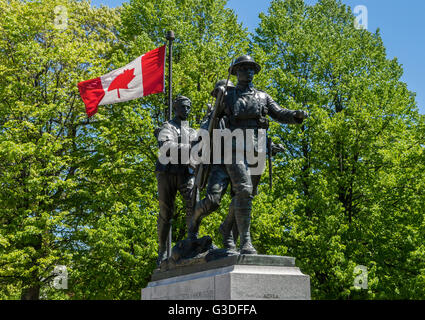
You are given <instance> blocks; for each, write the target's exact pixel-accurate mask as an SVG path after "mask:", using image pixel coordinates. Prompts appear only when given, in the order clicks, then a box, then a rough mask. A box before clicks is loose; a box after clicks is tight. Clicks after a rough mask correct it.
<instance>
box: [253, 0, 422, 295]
mask: <svg viewBox="0 0 425 320" xmlns="http://www.w3.org/2000/svg"><path fill="white" fill-rule="evenodd" d="M353 21H354V16H353V15H352V13H351V12H350V9H349V8H348V7H346V6H344V5H341V4H340V3H339V2H337V1H334V0H323V1H319V2H318V4H317V5H315V6H307V5H305V4H304V2H303V1H301V0H290V1H273V2H272V3H271V6H270V8H269V11H268V14H267V15H265V14H263V15H262V16H261V23H260V26H259V27H258V29H257V34H256V36H255V37H254V52H255V56H256V57H258V59H259V60H262V63H263V65H264V70H263V71H264V72H263V76H264V77H268V78H270V79H271V80H270V81H269V82H268V83H267V82H266V81H264V80H263V83H265V84H266V86H267V90H268V91H270V92H272V93H273V95H274V96H275V97H276V99H277V101H278V102H279V103H280V105H283V106H285V105H286V106H290V108H291V109H304V110H308V112H309V113H310V115H311V117H310V119H308V121H307V122H306V123H305V125H303V126H300V127H290V128H288V127H283V126H279V125H274V126H273V128H272V133H273V134H274V137H275V138H276V139H278V140H280V141H283V142H284V144H285V146H286V149H287V152H286V154H285V155H284V156H283V157H281V158H278V159H277V160H276V163H277V166H276V168H275V177H276V179H277V180H278V181H276V183H275V189H274V194H273V198H275V199H276V198H279V199H278V200H277V199H276V200H277V203H278V204H281V205H279V207H278V208H279V209H277V210H276V209H275V208H276V205H273V207H274V209H271V208H270V207H269V208H267V209H263V210H264V211H266V212H267V211H269V212H270V211H271V212H276V211H277V213H276V214H277V215H278V216H279V219H278V218H277V217H274V216H273V215H272V214H270V215H264V214H263V216H260V217H261V218H262V219H264V221H259V222H257V224H260V225H259V226H258V227H257V228H259V229H260V230H259V231H260V232H258V231H257V233H259V241H261V244H259V245H260V246H261V247H265V248H266V251H265V252H268V253H274V254H289V255H293V256H295V257H297V258H298V265H299V266H300V267H301V269H302V270H303V271H304V272H306V273H307V274H309V275H310V276H311V285H312V293H313V297H315V298H326V299H336V298H404V299H405V298H423V297H424V295H423V293H424V292H423V290H422V289H420V286H418V285H419V284H420V283H422V281H423V270H424V269H423V268H424V263H423V261H424V260H423V256H422V258H420V255H421V254H420V253H419V252H418V248H420V247H422V243H423V239H424V238H423V223H424V219H423V212H424V193H423V188H422V186H423V183H424V173H423V165H424V163H425V162H424V161H423V159H424V144H423V141H424V135H423V125H424V122H423V120H424V118H423V117H421V116H420V115H419V114H418V111H417V108H416V105H415V101H414V96H413V94H412V93H410V92H409V91H408V90H407V87H406V84H404V83H402V82H401V81H400V77H401V75H402V69H401V66H400V65H399V64H398V63H397V60H396V59H394V60H388V59H387V58H386V54H385V48H384V46H383V43H382V40H381V38H380V36H379V32H378V31H377V32H376V33H375V34H372V33H370V32H368V31H367V30H357V29H356V28H354V24H353ZM280 195H285V196H284V197H283V199H282V197H281V196H280ZM276 200H273V202H274V201H276ZM261 201H262V202H265V203H264V204H263V206H265V205H266V203H267V200H263V199H261ZM260 207H261V206H260ZM278 212H280V214H279V213H278ZM257 214H258V213H257ZM265 226H267V227H268V228H267V229H265V230H262V229H261V228H262V227H265ZM271 230H275V231H273V232H271ZM254 234H255V232H254ZM279 248H280V249H279ZM356 265H365V266H366V267H367V268H368V290H367V291H362V292H359V291H358V290H357V289H355V288H354V287H353V283H354V277H355V275H354V273H353V270H354V267H355V266H356Z"/></svg>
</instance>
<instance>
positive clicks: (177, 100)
mask: <svg viewBox="0 0 425 320" xmlns="http://www.w3.org/2000/svg"><path fill="white" fill-rule="evenodd" d="M186 101H187V102H189V106H190V105H192V101H190V99H189V98H188V97H185V96H177V97H176V98H175V99H174V101H173V109H175V108H176V107H177V106H179V105H182V104H183V102H186Z"/></svg>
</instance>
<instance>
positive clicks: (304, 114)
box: [294, 110, 308, 119]
mask: <svg viewBox="0 0 425 320" xmlns="http://www.w3.org/2000/svg"><path fill="white" fill-rule="evenodd" d="M294 117H295V118H298V119H307V118H308V113H307V112H306V111H304V110H296V111H295V114H294Z"/></svg>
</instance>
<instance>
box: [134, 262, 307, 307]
mask: <svg viewBox="0 0 425 320" xmlns="http://www.w3.org/2000/svg"><path fill="white" fill-rule="evenodd" d="M269 299H272V300H310V277H309V276H308V275H305V274H303V273H302V272H301V271H300V269H299V268H297V267H296V266H295V258H292V257H282V256H267V255H239V254H235V255H231V256H227V257H224V258H221V259H217V260H213V261H211V262H208V263H203V264H196V265H188V266H182V267H179V268H175V269H172V270H167V271H161V270H160V269H157V270H155V272H154V274H153V275H152V281H151V282H149V283H148V285H147V287H146V288H144V289H142V300H269Z"/></svg>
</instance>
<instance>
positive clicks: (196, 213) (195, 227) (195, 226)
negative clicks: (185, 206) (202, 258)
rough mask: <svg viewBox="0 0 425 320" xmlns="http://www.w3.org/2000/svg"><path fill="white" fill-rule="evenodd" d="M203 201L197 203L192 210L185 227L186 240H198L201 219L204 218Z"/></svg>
mask: <svg viewBox="0 0 425 320" xmlns="http://www.w3.org/2000/svg"><path fill="white" fill-rule="evenodd" d="M204 202H205V201H204V199H202V200H201V201H198V202H197V203H196V205H195V208H194V209H193V213H192V215H191V217H190V219H189V220H190V221H189V223H188V227H187V238H188V239H189V240H196V239H198V232H199V226H200V225H201V221H202V218H203V217H204V216H205V211H206V210H205V205H204Z"/></svg>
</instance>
